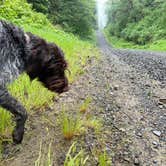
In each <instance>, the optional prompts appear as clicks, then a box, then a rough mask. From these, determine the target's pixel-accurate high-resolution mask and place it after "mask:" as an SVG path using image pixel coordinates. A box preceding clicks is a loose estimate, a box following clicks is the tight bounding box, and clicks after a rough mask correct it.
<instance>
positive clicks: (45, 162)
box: [34, 141, 52, 166]
mask: <svg viewBox="0 0 166 166" xmlns="http://www.w3.org/2000/svg"><path fill="white" fill-rule="evenodd" d="M42 144H43V143H42V141H41V142H40V149H39V155H38V158H37V160H36V161H35V164H34V166H51V165H52V163H51V143H50V144H49V146H48V151H47V156H43V154H42Z"/></svg>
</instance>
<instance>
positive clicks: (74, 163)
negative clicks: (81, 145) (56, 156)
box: [64, 142, 89, 166]
mask: <svg viewBox="0 0 166 166" xmlns="http://www.w3.org/2000/svg"><path fill="white" fill-rule="evenodd" d="M76 152H77V148H76V142H74V143H73V144H72V145H71V147H70V148H69V150H68V153H67V154H66V158H65V161H64V166H85V165H86V162H87V160H88V158H89V157H88V156H86V157H85V155H84V151H83V150H82V149H81V150H80V151H79V152H77V153H76Z"/></svg>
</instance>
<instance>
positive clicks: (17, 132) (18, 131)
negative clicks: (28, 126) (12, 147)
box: [12, 128, 24, 144]
mask: <svg viewBox="0 0 166 166" xmlns="http://www.w3.org/2000/svg"><path fill="white" fill-rule="evenodd" d="M23 135H24V128H15V129H14V131H13V134H12V137H13V143H14V144H20V143H21V142H22V140H23Z"/></svg>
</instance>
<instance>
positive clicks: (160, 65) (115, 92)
mask: <svg viewBox="0 0 166 166" xmlns="http://www.w3.org/2000/svg"><path fill="white" fill-rule="evenodd" d="M98 41H99V43H98V44H99V47H100V48H101V50H102V51H103V54H104V56H105V60H106V61H107V63H109V68H110V72H111V73H110V84H111V87H112V89H110V91H112V97H113V98H114V100H115V103H116V105H117V106H118V107H119V109H118V111H113V110H110V111H112V112H113V113H112V114H113V116H114V121H113V124H114V125H115V126H116V127H117V128H119V129H120V130H121V131H122V132H124V133H125V134H126V136H127V137H128V138H130V141H131V142H130V144H129V145H128V146H127V149H128V151H127V150H126V151H125V152H124V153H123V152H122V154H121V155H122V156H123V157H122V158H123V160H126V162H129V163H128V165H134V164H135V165H146V166H151V165H158V166H165V165H166V146H165V145H166V144H165V143H166V100H165V99H166V52H156V51H144V50H134V49H133V50H132V49H114V48H112V47H111V46H109V45H108V44H107V43H106V41H105V39H104V37H103V35H102V34H101V33H98ZM162 99H163V100H162ZM127 137H126V138H127ZM129 153H130V154H129ZM131 156H133V157H134V156H135V157H134V158H132V157H131ZM130 158H132V159H133V161H132V162H133V163H132V162H131V160H130ZM116 162H117V164H116ZM115 165H124V164H122V163H121V164H120V163H118V161H115ZM126 165H127V164H126Z"/></svg>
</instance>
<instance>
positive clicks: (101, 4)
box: [97, 0, 107, 29]
mask: <svg viewBox="0 0 166 166" xmlns="http://www.w3.org/2000/svg"><path fill="white" fill-rule="evenodd" d="M106 1H107V0H97V11H98V12H97V13H98V26H99V28H100V29H103V28H104V27H105V25H106V23H107V16H106V13H105V10H106V6H105V2H106Z"/></svg>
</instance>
